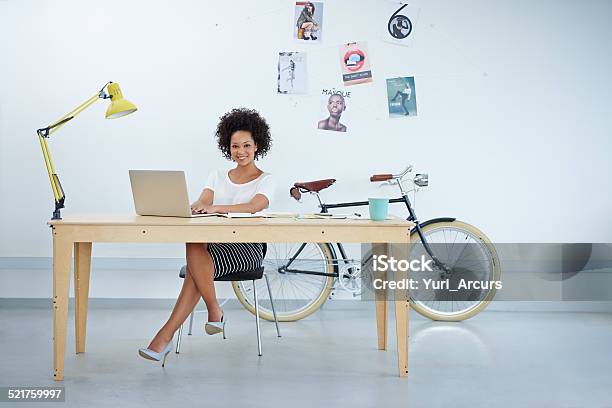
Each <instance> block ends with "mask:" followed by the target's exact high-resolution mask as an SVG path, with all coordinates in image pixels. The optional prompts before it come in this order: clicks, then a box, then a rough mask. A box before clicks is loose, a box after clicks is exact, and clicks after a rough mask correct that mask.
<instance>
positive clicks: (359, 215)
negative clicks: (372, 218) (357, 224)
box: [353, 213, 361, 217]
mask: <svg viewBox="0 0 612 408" xmlns="http://www.w3.org/2000/svg"><path fill="white" fill-rule="evenodd" d="M353 214H354V215H356V216H357V217H361V214H359V213H353Z"/></svg>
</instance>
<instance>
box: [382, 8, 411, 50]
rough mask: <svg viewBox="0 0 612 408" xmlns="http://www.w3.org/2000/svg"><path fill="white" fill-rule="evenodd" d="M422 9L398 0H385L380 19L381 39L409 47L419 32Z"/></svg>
mask: <svg viewBox="0 0 612 408" xmlns="http://www.w3.org/2000/svg"><path fill="white" fill-rule="evenodd" d="M420 11H421V9H419V8H417V7H413V6H410V5H408V4H407V3H401V2H397V1H385V2H384V10H383V15H382V16H381V17H380V19H379V23H378V25H379V28H378V30H379V32H380V36H381V40H382V41H385V42H388V43H391V44H395V45H400V46H404V47H409V46H411V45H412V44H413V42H414V41H413V39H414V35H415V33H417V32H418V26H417V23H418V19H419V14H420Z"/></svg>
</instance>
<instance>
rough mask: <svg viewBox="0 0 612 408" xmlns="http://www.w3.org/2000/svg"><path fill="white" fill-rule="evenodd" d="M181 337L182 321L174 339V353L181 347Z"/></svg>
mask: <svg viewBox="0 0 612 408" xmlns="http://www.w3.org/2000/svg"><path fill="white" fill-rule="evenodd" d="M181 337H183V324H182V323H181V327H179V332H178V337H177V339H176V351H175V353H176V354H178V353H179V351H180V349H181Z"/></svg>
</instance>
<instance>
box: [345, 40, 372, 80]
mask: <svg viewBox="0 0 612 408" xmlns="http://www.w3.org/2000/svg"><path fill="white" fill-rule="evenodd" d="M340 69H341V70H342V81H343V82H344V86H348V85H355V84H364V83H368V82H372V70H371V68H370V53H369V52H368V46H367V44H366V43H357V42H353V43H348V44H342V45H341V46H340Z"/></svg>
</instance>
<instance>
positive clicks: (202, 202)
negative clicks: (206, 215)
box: [191, 188, 215, 213]
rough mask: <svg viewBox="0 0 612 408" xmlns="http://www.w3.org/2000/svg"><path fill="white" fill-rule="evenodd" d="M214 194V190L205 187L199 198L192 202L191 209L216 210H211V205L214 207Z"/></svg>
mask: <svg viewBox="0 0 612 408" xmlns="http://www.w3.org/2000/svg"><path fill="white" fill-rule="evenodd" d="M214 196H215V193H214V191H212V190H211V189H209V188H205V189H204V190H202V194H200V197H199V198H198V200H197V201H196V202H195V203H193V204H191V211H192V212H194V213H199V212H214V211H209V207H212V203H213V198H214Z"/></svg>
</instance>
